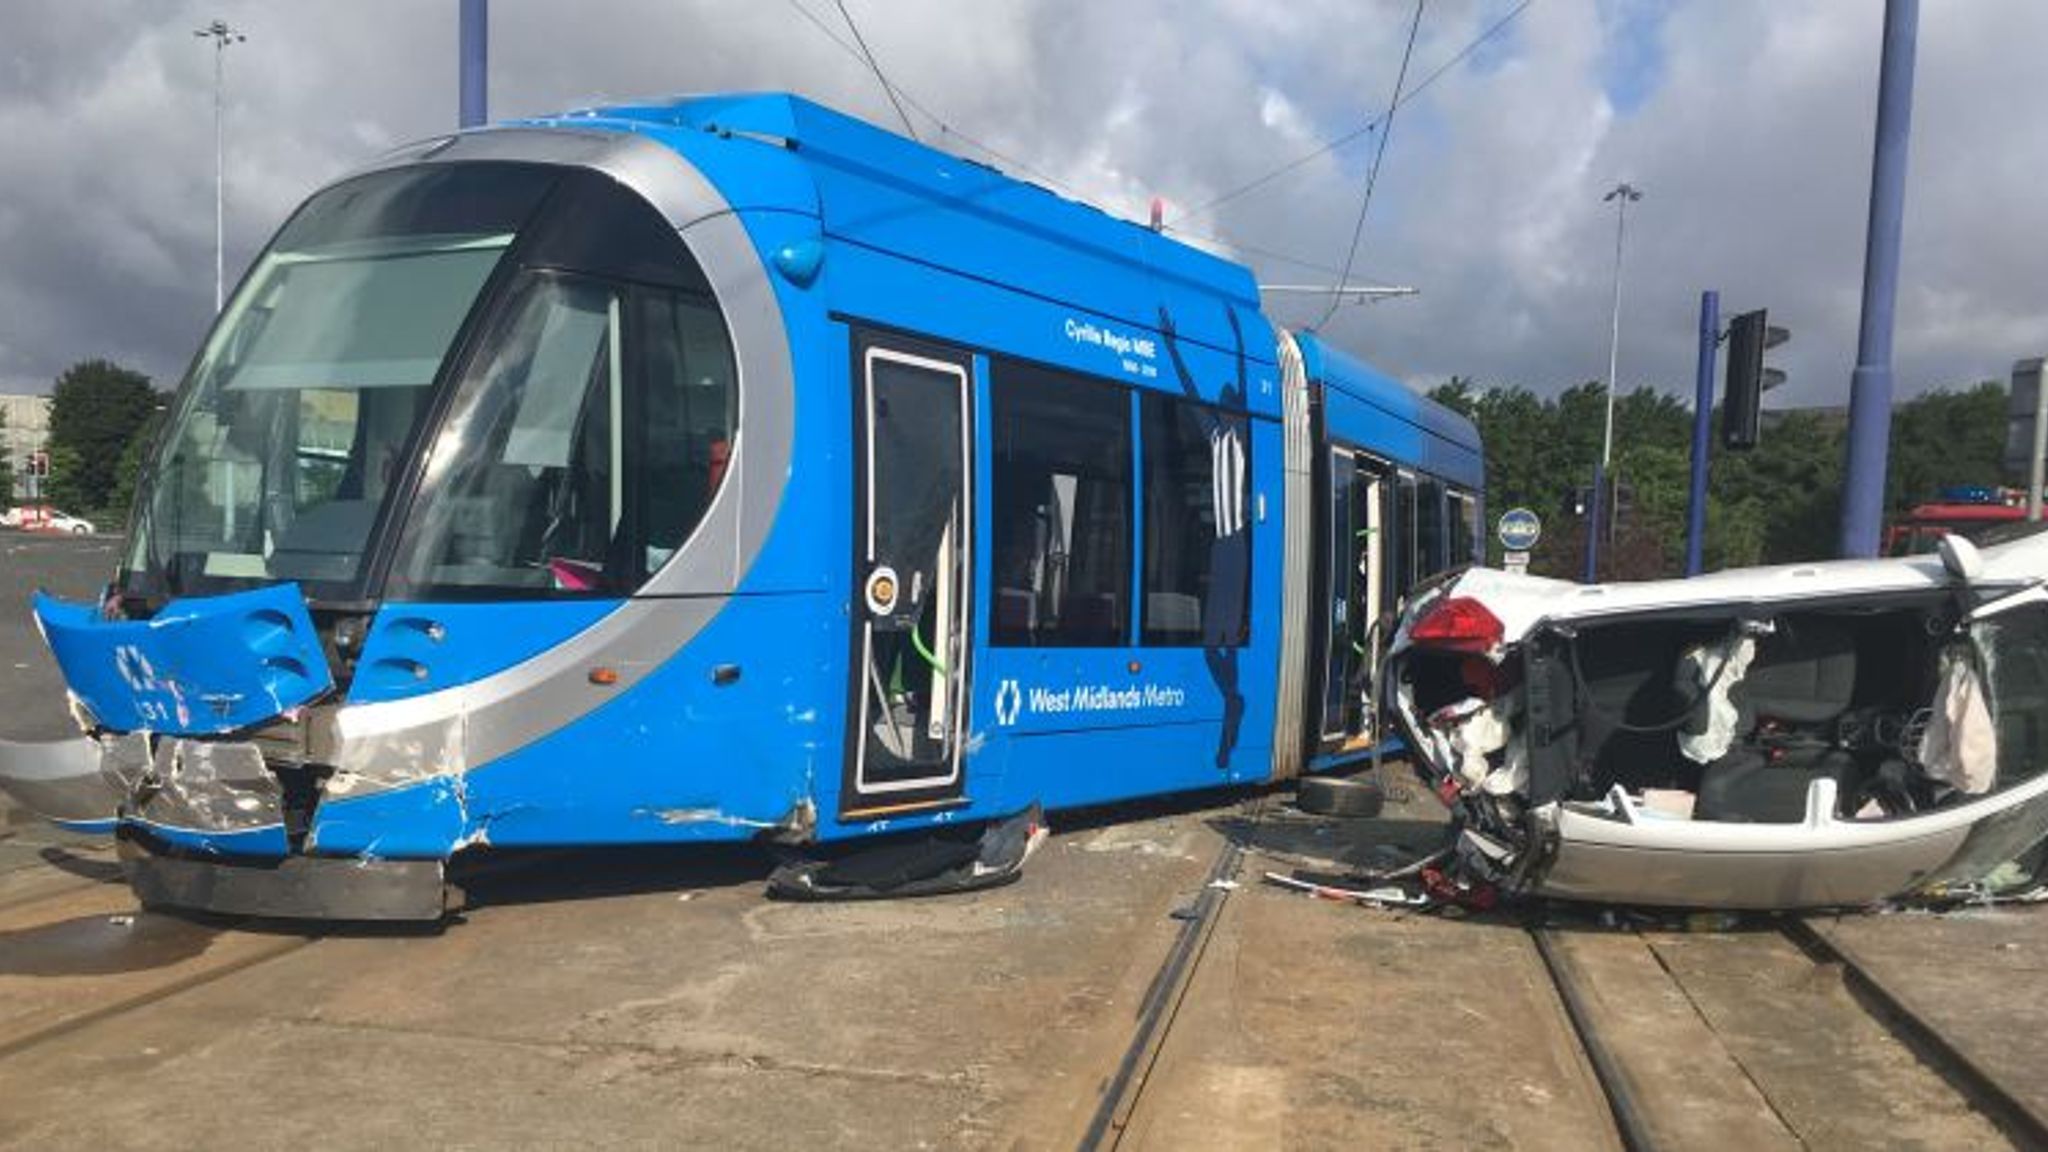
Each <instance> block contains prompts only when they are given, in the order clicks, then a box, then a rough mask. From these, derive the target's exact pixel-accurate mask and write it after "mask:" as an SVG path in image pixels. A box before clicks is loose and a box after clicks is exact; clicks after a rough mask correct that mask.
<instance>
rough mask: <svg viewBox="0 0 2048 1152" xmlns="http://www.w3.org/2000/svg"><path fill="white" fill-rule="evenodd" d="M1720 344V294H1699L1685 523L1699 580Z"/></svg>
mask: <svg viewBox="0 0 2048 1152" xmlns="http://www.w3.org/2000/svg"><path fill="white" fill-rule="evenodd" d="M1720 344H1721V294H1720V293H1719V292H1714V291H1711V290H1709V291H1706V292H1702V293H1700V363H1699V374H1698V375H1697V377H1696V378H1695V379H1694V380H1693V389H1692V394H1693V402H1692V500H1691V503H1690V505H1689V507H1690V509H1691V511H1690V512H1688V513H1687V515H1686V521H1685V574H1686V575H1687V576H1697V575H1699V574H1700V570H1701V569H1702V568H1704V567H1705V566H1706V547H1707V453H1708V452H1709V451H1711V446H1712V444H1713V440H1714V437H1713V431H1712V429H1713V423H1714V361H1715V359H1716V356H1715V352H1716V351H1717V350H1718V348H1719V347H1720Z"/></svg>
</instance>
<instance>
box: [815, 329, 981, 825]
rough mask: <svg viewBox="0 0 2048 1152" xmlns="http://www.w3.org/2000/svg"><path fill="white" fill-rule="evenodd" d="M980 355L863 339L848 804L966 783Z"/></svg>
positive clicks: (954, 789)
mask: <svg viewBox="0 0 2048 1152" xmlns="http://www.w3.org/2000/svg"><path fill="white" fill-rule="evenodd" d="M969 370H970V363H969V361H967V360H965V359H964V358H963V359H953V358H950V357H947V356H945V355H943V354H935V353H933V352H932V351H930V350H926V349H919V350H917V351H915V352H913V351H909V350H904V349H899V348H891V347H886V346H883V345H880V344H874V343H870V344H867V345H865V346H863V347H862V348H861V352H860V361H859V376H860V379H859V387H858V396H857V405H856V414H855V419H856V426H857V435H858V438H859V447H860V466H859V476H860V480H859V484H858V488H859V498H858V500H857V502H856V514H857V515H858V516H859V517H860V520H859V524H858V526H857V528H856V531H855V538H856V543H857V546H858V548H859V558H858V563H857V565H856V568H855V573H856V587H855V604H854V609H855V611H854V652H853V656H854V660H855V663H854V666H853V675H854V677H855V683H854V684H853V685H852V688H853V693H854V700H855V704H854V707H852V708H851V709H850V710H849V713H848V714H849V716H850V717H851V719H852V721H853V724H854V725H855V727H854V731H853V732H852V734H851V740H850V744H851V749H850V753H851V754H850V756H849V757H848V759H849V764H848V766H847V767H848V770H847V779H846V780H845V782H844V783H845V787H842V788H841V790H840V814H841V816H842V817H844V816H853V815H859V814H861V813H876V814H879V813H881V812H885V811H894V810H901V809H905V808H914V807H920V806H924V805H930V804H942V803H945V802H948V801H951V800H954V799H957V798H958V797H959V796H960V795H961V794H962V791H963V787H964V783H965V782H964V780H963V779H962V765H961V756H962V751H963V745H964V742H965V740H964V737H965V733H966V727H967V701H968V698H969V694H968V657H969V654H970V653H971V652H972V651H973V644H972V643H971V637H970V635H969V630H970V627H971V622H972V621H973V619H974V614H973V612H972V604H971V603H970V599H971V591H972V588H973V582H972V580H970V579H969V574H970V564H971V560H970V558H971V557H972V556H973V555H974V542H973V528H974V525H973V507H974V502H973V500H972V499H970V495H969V476H970V475H971V471H972V470H971V467H970V461H971V460H972V459H973V455H972V439H971V435H970V429H971V427H972V424H971V416H970V404H969V397H970V395H971V389H970V386H969V380H970V371H969Z"/></svg>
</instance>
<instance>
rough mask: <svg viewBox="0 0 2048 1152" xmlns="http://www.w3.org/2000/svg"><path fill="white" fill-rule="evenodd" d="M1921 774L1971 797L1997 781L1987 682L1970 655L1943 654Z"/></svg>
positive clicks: (1958, 648) (1924, 740)
mask: <svg viewBox="0 0 2048 1152" xmlns="http://www.w3.org/2000/svg"><path fill="white" fill-rule="evenodd" d="M1920 769H1921V771H1923V772H1925V773H1926V774H1927V776H1928V778H1929V779H1931V780H1936V781H1939V782H1941V783H1943V784H1947V785H1949V786H1950V787H1952V788H1955V789H1957V790H1958V791H1962V792H1966V793H1969V794H1970V795H1973V796H1975V795H1981V794H1983V793H1985V792H1989V791H1991V786H1992V784H1994V783H1996V782H1997V778H1998V729H1997V728H1996V727H1995V726H1994V725H1993V724H1992V722H1991V707H1990V705H1989V704H1988V703H1987V702H1986V701H1985V696H1984V679H1983V677H1982V676H1980V675H1978V672H1977V663H1976V661H1975V660H1972V659H1971V658H1970V653H1969V650H1968V649H1966V648H1963V647H1961V646H1955V647H1951V648H1948V649H1946V650H1945V651H1943V652H1942V654H1941V672H1940V677H1939V686H1938V687H1937V688H1936V689H1935V692H1934V709H1933V714H1932V715H1931V716H1929V717H1928V720H1927V731H1926V732H1925V733H1924V734H1923V735H1922V736H1921V737H1920Z"/></svg>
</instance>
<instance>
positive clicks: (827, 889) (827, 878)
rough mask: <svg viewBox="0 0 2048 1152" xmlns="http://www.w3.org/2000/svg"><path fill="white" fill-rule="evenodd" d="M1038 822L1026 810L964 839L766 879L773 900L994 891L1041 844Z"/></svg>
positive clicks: (928, 841)
mask: <svg viewBox="0 0 2048 1152" xmlns="http://www.w3.org/2000/svg"><path fill="white" fill-rule="evenodd" d="M1045 834H1046V830H1045V814H1044V813H1043V812H1041V811H1040V810H1039V807H1038V805H1036V804H1033V805H1032V806H1031V807H1029V808H1027V809H1025V810H1024V811H1023V812H1020V813H1018V814H1017V815H1015V816H1012V817H1010V818H1009V819H1007V820H997V821H994V822H992V823H990V824H989V825H987V826H986V827H985V828H983V829H982V831H981V835H980V836H979V837H977V838H974V839H967V838H963V837H960V836H957V835H949V834H948V833H946V832H935V833H933V834H931V835H928V836H924V837H920V838H918V839H912V840H899V841H894V842H892V843H887V844H880V845H876V846H874V847H870V848H862V849H860V850H858V851H854V852H850V853H847V854H845V855H843V856H836V857H834V858H831V859H825V860H815V859H804V860H792V861H790V862H789V863H786V864H784V865H782V866H781V867H779V868H777V869H776V870H775V871H774V872H773V873H772V874H771V875H770V876H769V877H768V895H770V896H772V897H775V898H776V899H780V900H890V899H897V898H901V897H908V896H940V895H945V894H947V893H952V892H976V891H980V890H981V889H983V888H995V887H999V886H1001V885H1004V884H1008V883H1010V882H1011V881H1013V880H1015V879H1017V878H1018V877H1019V876H1021V875H1023V874H1024V861H1026V860H1028V859H1030V857H1031V853H1032V852H1033V850H1035V849H1036V848H1037V847H1038V844H1039V842H1040V841H1041V840H1043V839H1044V838H1045Z"/></svg>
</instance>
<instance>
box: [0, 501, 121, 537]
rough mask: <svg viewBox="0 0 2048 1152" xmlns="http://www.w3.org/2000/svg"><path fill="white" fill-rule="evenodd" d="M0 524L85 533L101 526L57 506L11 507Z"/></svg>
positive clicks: (44, 530)
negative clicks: (56, 507)
mask: <svg viewBox="0 0 2048 1152" xmlns="http://www.w3.org/2000/svg"><path fill="white" fill-rule="evenodd" d="M0 524H7V525H9V526H11V527H15V528H20V529H22V530H23V531H26V532H72V533H76V534H79V535H85V534H88V533H92V532H97V531H99V527H98V526H97V525H95V524H94V523H93V522H92V521H90V520H87V519H86V518H85V517H83V516H73V515H72V514H71V513H69V512H62V511H59V510H58V509H55V508H34V507H29V508H10V509H8V510H7V513H6V516H5V518H0Z"/></svg>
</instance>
